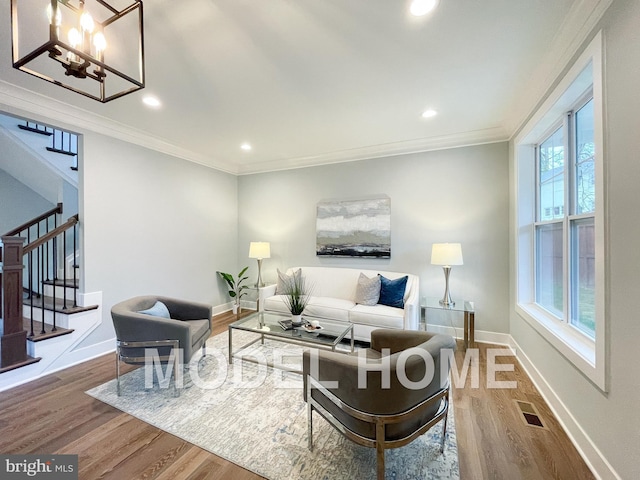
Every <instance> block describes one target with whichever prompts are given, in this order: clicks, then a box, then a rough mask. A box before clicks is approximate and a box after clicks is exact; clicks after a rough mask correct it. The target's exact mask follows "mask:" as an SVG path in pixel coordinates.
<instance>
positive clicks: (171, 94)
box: [0, 0, 601, 174]
mask: <svg viewBox="0 0 640 480" xmlns="http://www.w3.org/2000/svg"><path fill="white" fill-rule="evenodd" d="M40 3H43V4H45V3H46V2H45V1H44V0H40ZM409 3H410V2H409V1H398V0H321V1H319V0H261V1H255V0H181V1H179V2H177V1H175V0H146V1H145V2H144V24H145V55H146V80H147V82H146V88H145V89H144V90H142V91H139V92H136V93H133V94H131V95H128V96H125V97H123V98H120V99H117V100H114V101H112V102H110V103H107V104H100V103H98V102H96V101H93V100H90V99H87V98H84V97H81V96H79V95H77V94H73V93H71V92H68V91H65V90H63V89H61V88H59V87H56V86H54V85H52V84H48V83H46V82H43V81H42V80H39V79H36V78H34V77H31V76H29V75H27V74H25V73H22V72H19V71H17V70H15V69H13V68H11V51H10V49H11V38H10V20H9V18H10V16H9V5H8V4H9V2H8V1H6V2H2V6H1V7H0V42H1V43H0V54H1V56H0V62H1V64H0V82H1V84H0V86H4V87H7V86H10V85H13V86H18V87H21V88H24V89H26V90H27V91H29V92H35V93H36V94H40V95H44V96H46V97H47V99H52V100H51V102H52V103H51V104H50V105H52V107H51V111H56V105H59V104H58V103H57V101H62V102H64V103H65V104H69V105H71V107H69V108H71V109H73V111H74V112H77V114H76V115H75V117H74V118H79V119H82V118H88V119H90V120H87V121H86V123H87V125H89V128H91V129H95V130H98V131H106V132H114V136H121V137H123V136H125V137H126V136H129V137H134V138H136V139H138V141H139V143H142V144H148V145H151V146H152V147H153V146H154V145H156V146H157V147H158V149H159V150H165V151H167V152H169V153H175V154H178V155H180V156H182V157H184V158H187V159H189V160H193V161H197V162H198V163H202V164H205V165H209V166H212V167H214V168H219V169H222V170H225V171H229V172H232V173H238V174H243V173H252V172H258V171H266V170H276V169H282V168H292V167H298V166H306V165H315V164H323V163H332V162H340V161H348V160H356V159H362V158H371V157H380V156H390V155H394V154H399V153H408V152H415V151H424V150H430V149H436V148H446V147H451V146H458V145H469V144H478V143H486V142H493V141H502V140H507V139H508V138H509V137H510V136H511V135H512V134H513V133H514V132H515V130H516V129H517V127H518V125H520V124H521V122H522V121H523V120H524V119H525V118H526V116H527V115H528V114H529V113H530V112H531V111H532V108H533V107H534V106H535V102H536V101H537V100H538V99H540V98H541V94H542V93H543V92H544V90H546V88H548V87H549V85H550V82H551V81H552V80H553V78H555V76H557V75H558V74H559V73H560V71H559V69H560V68H561V67H562V66H563V65H564V64H565V63H563V62H566V60H568V58H567V56H568V55H571V54H572V53H573V51H574V49H575V45H576V43H577V42H579V41H581V40H582V37H581V35H583V34H582V32H583V30H584V25H585V23H586V21H587V20H588V19H589V18H591V11H592V10H593V8H594V5H597V4H599V3H601V1H599V0H535V1H530V0H482V1H478V0H441V1H440V5H439V7H438V8H437V9H436V10H435V11H434V12H432V13H431V14H429V15H427V16H424V17H413V16H411V15H410V14H409V13H408V7H409ZM43 8H44V7H43ZM87 81H89V80H87ZM146 94H153V95H155V96H157V97H158V98H159V99H160V100H161V102H162V106H161V107H160V108H158V109H150V108H148V107H146V106H145V105H143V103H142V102H141V99H142V97H143V96H144V95H146ZM37 98H40V99H41V100H42V103H43V104H44V102H45V99H44V98H43V97H37ZM1 103H2V97H0V104H1ZM0 107H1V105H0ZM427 108H433V109H435V110H437V111H438V115H437V116H435V117H433V118H428V119H425V118H422V117H421V114H422V112H423V111H424V110H426V109H427ZM57 110H60V108H59V107H58V108H57ZM76 123H77V122H76ZM243 142H248V143H250V144H251V145H252V147H253V148H252V150H251V151H249V152H247V151H243V150H241V149H240V145H241V144H242V143H243Z"/></svg>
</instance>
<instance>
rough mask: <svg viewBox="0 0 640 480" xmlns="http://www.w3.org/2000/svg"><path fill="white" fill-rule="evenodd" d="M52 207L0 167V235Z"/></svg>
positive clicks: (51, 204)
mask: <svg viewBox="0 0 640 480" xmlns="http://www.w3.org/2000/svg"><path fill="white" fill-rule="evenodd" d="M53 207H55V204H53V203H51V202H49V201H47V200H46V199H44V198H43V197H42V196H41V195H39V194H38V193H36V192H34V191H33V190H31V189H30V188H29V187H27V186H26V185H24V184H23V183H21V182H19V181H18V180H16V179H15V178H13V177H12V176H11V175H9V174H8V173H7V172H5V171H4V170H2V169H0V235H4V234H5V233H6V232H8V231H9V230H11V229H13V228H15V227H18V226H19V225H21V224H23V223H24V222H26V221H28V220H31V219H32V218H34V217H37V216H38V215H40V214H41V213H44V212H46V211H47V210H51V209H52V208H53ZM25 244H26V242H25Z"/></svg>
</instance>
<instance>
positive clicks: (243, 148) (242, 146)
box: [240, 143, 251, 152]
mask: <svg viewBox="0 0 640 480" xmlns="http://www.w3.org/2000/svg"><path fill="white" fill-rule="evenodd" d="M240 148H241V149H242V150H244V151H245V152H249V151H250V150H251V145H250V144H248V143H243V144H242V145H240Z"/></svg>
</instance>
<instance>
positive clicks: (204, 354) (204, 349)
mask: <svg viewBox="0 0 640 480" xmlns="http://www.w3.org/2000/svg"><path fill="white" fill-rule="evenodd" d="M202 356H203V357H206V356H207V342H204V343H203V344H202Z"/></svg>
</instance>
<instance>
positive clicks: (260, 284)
mask: <svg viewBox="0 0 640 480" xmlns="http://www.w3.org/2000/svg"><path fill="white" fill-rule="evenodd" d="M255 286H256V287H257V288H261V287H264V282H263V281H262V259H261V258H258V280H257V281H256V285H255Z"/></svg>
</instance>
